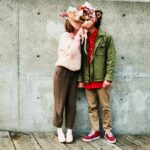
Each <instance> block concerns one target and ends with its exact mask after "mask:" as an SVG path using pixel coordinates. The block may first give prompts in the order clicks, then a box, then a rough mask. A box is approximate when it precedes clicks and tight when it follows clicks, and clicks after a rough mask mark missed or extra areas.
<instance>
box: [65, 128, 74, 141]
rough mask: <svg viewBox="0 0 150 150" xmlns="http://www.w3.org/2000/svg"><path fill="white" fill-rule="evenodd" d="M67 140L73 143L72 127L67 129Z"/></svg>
mask: <svg viewBox="0 0 150 150" xmlns="http://www.w3.org/2000/svg"><path fill="white" fill-rule="evenodd" d="M66 142H67V143H72V142H73V135H72V130H71V129H68V130H67V134H66Z"/></svg>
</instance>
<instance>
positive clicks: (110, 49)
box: [105, 35, 116, 83]
mask: <svg viewBox="0 0 150 150" xmlns="http://www.w3.org/2000/svg"><path fill="white" fill-rule="evenodd" d="M115 58H116V50H115V46H114V41H113V38H112V36H110V35H109V36H108V40H107V51H106V75H105V81H108V82H110V83H111V82H112V81H113V73H114V68H115Z"/></svg>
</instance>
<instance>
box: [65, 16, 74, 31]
mask: <svg viewBox="0 0 150 150" xmlns="http://www.w3.org/2000/svg"><path fill="white" fill-rule="evenodd" d="M65 29H66V31H67V32H69V33H71V32H74V31H75V28H74V27H73V26H72V25H71V23H70V22H69V20H68V19H66V21H65Z"/></svg>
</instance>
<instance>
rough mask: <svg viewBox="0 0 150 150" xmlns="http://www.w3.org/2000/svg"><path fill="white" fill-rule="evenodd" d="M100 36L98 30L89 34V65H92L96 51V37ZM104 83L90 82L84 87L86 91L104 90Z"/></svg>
mask: <svg viewBox="0 0 150 150" xmlns="http://www.w3.org/2000/svg"><path fill="white" fill-rule="evenodd" d="M97 34H98V30H97V29H96V30H94V32H93V33H88V39H87V41H88V64H90V63H91V58H92V56H93V50H94V45H95V41H96V37H97ZM102 85H103V81H100V82H90V83H85V85H84V87H85V88H86V89H96V88H102Z"/></svg>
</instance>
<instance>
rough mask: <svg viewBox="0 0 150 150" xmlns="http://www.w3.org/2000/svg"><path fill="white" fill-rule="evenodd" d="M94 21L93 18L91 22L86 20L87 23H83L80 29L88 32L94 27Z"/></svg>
mask: <svg viewBox="0 0 150 150" xmlns="http://www.w3.org/2000/svg"><path fill="white" fill-rule="evenodd" d="M95 21H96V19H95V18H93V19H92V20H88V21H85V22H84V23H83V24H82V27H83V28H85V29H87V30H89V29H91V28H92V27H94V24H95Z"/></svg>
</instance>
